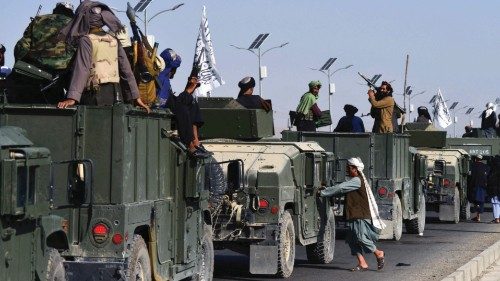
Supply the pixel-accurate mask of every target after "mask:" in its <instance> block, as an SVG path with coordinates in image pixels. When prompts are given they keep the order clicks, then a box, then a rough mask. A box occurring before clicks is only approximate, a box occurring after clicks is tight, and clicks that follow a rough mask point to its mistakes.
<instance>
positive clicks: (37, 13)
mask: <svg viewBox="0 0 500 281" xmlns="http://www.w3.org/2000/svg"><path fill="white" fill-rule="evenodd" d="M40 10H42V5H39V6H38V10H37V11H36V15H35V17H30V20H31V21H33V20H34V19H35V18H36V17H38V16H39V15H40Z"/></svg>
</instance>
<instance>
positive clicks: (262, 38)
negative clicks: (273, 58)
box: [230, 33, 289, 97]
mask: <svg viewBox="0 0 500 281" xmlns="http://www.w3.org/2000/svg"><path fill="white" fill-rule="evenodd" d="M268 36H269V33H262V34H259V36H257V38H255V40H254V41H253V42H252V44H250V47H248V48H242V47H238V46H235V45H232V44H231V45H230V46H231V47H234V48H236V49H239V50H246V51H249V52H251V53H252V54H254V55H256V56H257V58H258V61H259V95H260V96H261V97H262V96H263V95H262V79H264V77H263V75H262V72H263V71H262V66H261V59H262V57H263V56H264V55H265V54H266V53H267V52H269V51H271V50H274V49H278V48H283V47H285V46H286V45H288V44H289V43H288V42H286V43H283V44H281V45H278V46H275V47H272V48H269V49H267V50H265V51H263V52H261V49H260V47H261V45H262V43H264V41H265V40H266V39H267V37H268ZM255 50H257V52H255Z"/></svg>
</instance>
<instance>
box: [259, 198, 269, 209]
mask: <svg viewBox="0 0 500 281" xmlns="http://www.w3.org/2000/svg"><path fill="white" fill-rule="evenodd" d="M267 208H269V202H267V200H266V199H260V200H259V209H267Z"/></svg>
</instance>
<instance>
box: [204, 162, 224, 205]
mask: <svg viewBox="0 0 500 281" xmlns="http://www.w3.org/2000/svg"><path fill="white" fill-rule="evenodd" d="M215 162H217V160H215V158H214V157H213V156H211V158H210V161H209V163H215ZM205 188H206V189H208V190H210V199H209V201H210V204H211V206H212V207H213V208H216V207H217V206H219V204H220V203H221V202H222V197H223V195H224V194H226V191H227V182H226V178H225V177H224V170H223V169H222V166H221V165H220V164H207V165H206V166H205Z"/></svg>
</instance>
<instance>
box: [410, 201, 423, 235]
mask: <svg viewBox="0 0 500 281" xmlns="http://www.w3.org/2000/svg"><path fill="white" fill-rule="evenodd" d="M419 197H420V201H419V204H418V205H419V208H418V214H417V217H416V218H414V219H411V220H408V221H406V223H405V226H406V232H408V233H411V234H420V233H424V229H425V216H426V214H425V212H426V208H425V196H424V195H423V194H421V195H420V196H419Z"/></svg>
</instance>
